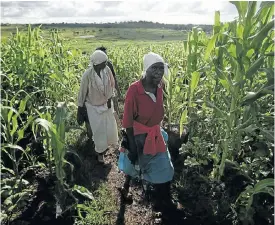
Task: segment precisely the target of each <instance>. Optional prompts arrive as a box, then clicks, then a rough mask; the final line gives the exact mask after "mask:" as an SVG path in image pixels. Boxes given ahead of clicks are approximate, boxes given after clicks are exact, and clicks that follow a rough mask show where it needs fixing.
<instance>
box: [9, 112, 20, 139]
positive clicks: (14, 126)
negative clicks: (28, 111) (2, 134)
mask: <svg viewBox="0 0 275 225" xmlns="http://www.w3.org/2000/svg"><path fill="white" fill-rule="evenodd" d="M17 128H18V122H17V115H14V116H13V117H12V130H11V132H10V135H11V136H13V135H14V133H15V132H16V130H17Z"/></svg>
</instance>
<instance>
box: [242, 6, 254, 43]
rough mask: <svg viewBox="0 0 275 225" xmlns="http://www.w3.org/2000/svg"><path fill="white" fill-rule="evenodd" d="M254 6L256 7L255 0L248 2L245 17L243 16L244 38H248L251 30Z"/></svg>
mask: <svg viewBox="0 0 275 225" xmlns="http://www.w3.org/2000/svg"><path fill="white" fill-rule="evenodd" d="M256 7H257V2H256V1H250V2H249V3H248V11H247V14H246V18H245V27H244V33H243V38H244V39H247V38H248V36H249V33H250V31H251V27H252V18H253V16H254V15H255V12H256Z"/></svg>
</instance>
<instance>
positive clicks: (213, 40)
mask: <svg viewBox="0 0 275 225" xmlns="http://www.w3.org/2000/svg"><path fill="white" fill-rule="evenodd" d="M218 35H219V34H215V35H214V36H213V37H212V38H211V39H210V41H209V42H208V45H207V48H206V51H205V55H204V60H208V59H209V56H210V53H211V52H212V50H213V49H214V48H215V43H216V40H217V37H218Z"/></svg>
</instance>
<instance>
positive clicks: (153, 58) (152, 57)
mask: <svg viewBox="0 0 275 225" xmlns="http://www.w3.org/2000/svg"><path fill="white" fill-rule="evenodd" d="M158 62H162V63H163V64H164V76H168V64H167V63H165V62H164V59H163V58H162V57H161V56H160V55H158V54H156V53H154V52H149V53H148V54H145V55H144V57H143V72H142V77H145V76H146V71H147V70H148V68H149V67H150V66H152V65H153V64H155V63H158Z"/></svg>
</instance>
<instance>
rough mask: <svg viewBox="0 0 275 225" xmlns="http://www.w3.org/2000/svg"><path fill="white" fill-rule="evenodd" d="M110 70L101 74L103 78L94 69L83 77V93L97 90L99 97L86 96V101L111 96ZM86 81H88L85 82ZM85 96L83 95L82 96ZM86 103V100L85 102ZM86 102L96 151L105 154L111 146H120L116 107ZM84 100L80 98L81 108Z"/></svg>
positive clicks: (105, 70) (107, 69)
mask: <svg viewBox="0 0 275 225" xmlns="http://www.w3.org/2000/svg"><path fill="white" fill-rule="evenodd" d="M109 71H110V69H109V68H106V69H104V70H102V71H101V72H100V75H101V78H100V77H99V76H98V75H97V74H96V73H95V71H94V70H93V69H91V70H90V73H89V74H88V75H87V74H86V75H85V73H84V75H83V78H82V84H84V85H81V87H82V88H83V89H81V90H80V93H81V92H84V93H86V91H88V90H85V89H91V88H96V89H97V91H96V92H93V94H96V95H98V96H90V98H88V97H89V96H87V95H89V91H88V94H87V95H86V97H85V98H86V100H90V101H92V100H93V99H95V100H100V99H104V98H105V100H107V99H108V98H107V97H106V96H108V95H109V93H106V92H108V90H110V87H109V86H108V85H110V82H111V81H110V77H109V76H112V74H110V72H109ZM84 76H86V77H84ZM85 79H86V80H85ZM82 96H83V95H82ZM95 97H96V98H95ZM84 101H85V100H84ZM90 101H86V102H85V105H86V108H87V113H88V118H89V122H90V126H91V129H92V132H93V138H94V143H95V151H96V152H98V153H103V152H104V151H105V150H106V149H107V148H108V147H109V146H111V145H115V146H117V145H118V130H117V123H116V120H115V117H114V106H113V103H112V104H111V108H110V109H108V107H107V103H105V104H103V105H93V104H92V102H90ZM103 101H104V100H103ZM82 102H83V99H82V98H81V97H79V105H80V106H81V104H82Z"/></svg>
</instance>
